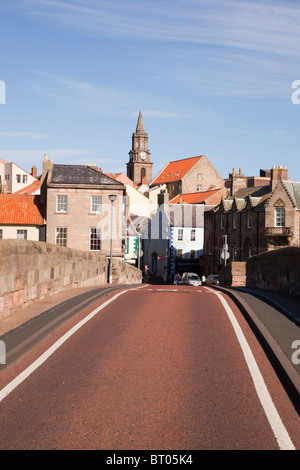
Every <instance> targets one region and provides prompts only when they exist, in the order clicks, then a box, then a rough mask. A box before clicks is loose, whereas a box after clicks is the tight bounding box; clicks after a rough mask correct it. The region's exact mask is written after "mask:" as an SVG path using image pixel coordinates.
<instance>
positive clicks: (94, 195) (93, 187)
mask: <svg viewBox="0 0 300 470" xmlns="http://www.w3.org/2000/svg"><path fill="white" fill-rule="evenodd" d="M111 195H114V196H116V199H115V201H114V202H113V203H112V202H111V200H110V196H111ZM124 195H125V186H124V185H123V184H122V183H120V182H119V181H116V180H114V179H112V178H109V177H108V176H106V175H104V174H103V173H102V172H101V171H99V170H97V169H96V168H94V167H90V166H86V165H57V164H53V163H52V161H51V160H48V158H47V156H45V160H44V166H43V176H42V184H41V200H42V202H43V204H44V207H45V209H44V210H45V219H46V224H47V229H46V240H47V242H49V243H54V244H57V245H60V246H66V247H69V248H74V249H78V250H83V251H98V252H100V253H102V254H105V255H108V254H110V238H111V207H112V204H113V232H112V239H113V245H112V251H113V256H114V257H115V256H118V257H119V256H120V257H121V256H122V255H123V248H122V235H123V233H122V232H123V215H124Z"/></svg>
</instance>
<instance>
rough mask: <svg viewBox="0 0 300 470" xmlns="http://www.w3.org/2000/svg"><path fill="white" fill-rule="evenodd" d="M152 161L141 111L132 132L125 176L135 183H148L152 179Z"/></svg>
mask: <svg viewBox="0 0 300 470" xmlns="http://www.w3.org/2000/svg"><path fill="white" fill-rule="evenodd" d="M152 165H153V164H152V163H151V162H150V150H149V149H148V134H147V133H146V132H145V131H144V124H143V118H142V113H141V111H140V112H139V117H138V121H137V126H136V131H135V132H134V133H133V134H132V148H131V150H130V152H129V162H128V163H127V176H128V178H130V179H131V180H132V181H133V182H134V183H135V184H137V185H139V184H142V183H144V184H148V185H149V184H150V182H151V181H152Z"/></svg>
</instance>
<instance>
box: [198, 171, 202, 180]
mask: <svg viewBox="0 0 300 470" xmlns="http://www.w3.org/2000/svg"><path fill="white" fill-rule="evenodd" d="M202 178H203V175H202V173H198V174H197V180H198V181H202Z"/></svg>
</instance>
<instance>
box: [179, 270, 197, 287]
mask: <svg viewBox="0 0 300 470" xmlns="http://www.w3.org/2000/svg"><path fill="white" fill-rule="evenodd" d="M181 284H183V285H187V286H201V285H202V282H201V280H200V277H199V276H198V274H195V273H183V275H182V278H181Z"/></svg>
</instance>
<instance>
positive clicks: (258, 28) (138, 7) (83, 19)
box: [12, 0, 300, 57]
mask: <svg viewBox="0 0 300 470" xmlns="http://www.w3.org/2000/svg"><path fill="white" fill-rule="evenodd" d="M12 4H13V5H15V6H17V7H18V8H23V9H24V11H25V12H26V13H29V14H31V15H34V16H36V17H38V18H45V19H48V20H51V21H55V22H57V23H60V24H64V25H65V26H67V27H68V28H73V29H77V30H80V31H84V32H86V33H89V34H93V35H101V36H108V37H112V36H114V37H123V38H124V37H131V38H137V37H138V38H139V39H145V40H147V39H148V40H149V39H150V40H151V41H168V42H176V43H180V42H182V43H183V42H187V43H194V44H203V45H212V46H222V47H230V48H237V49H242V50H248V51H251V50H252V51H261V52H268V53H274V54H276V55H280V54H283V55H286V54H289V55H290V56H292V55H293V56H296V57H299V55H300V51H299V47H298V44H299V39H300V30H299V24H300V7H299V4H297V3H295V2H292V1H286V2H284V3H283V2H281V1H278V0H274V1H267V0H263V1H260V2H258V1H254V2H252V1H242V2H241V1H240V0H227V1H224V0H210V1H209V2H208V1H206V0H184V1H178V2H174V1H171V0H166V1H164V2H161V0H152V1H151V2H149V1H146V0H144V1H143V0H142V1H136V0H131V1H126V2H124V1H120V0H114V1H113V2H112V1H107V0H84V1H83V0H73V1H66V0H22V1H20V0H12Z"/></svg>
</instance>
